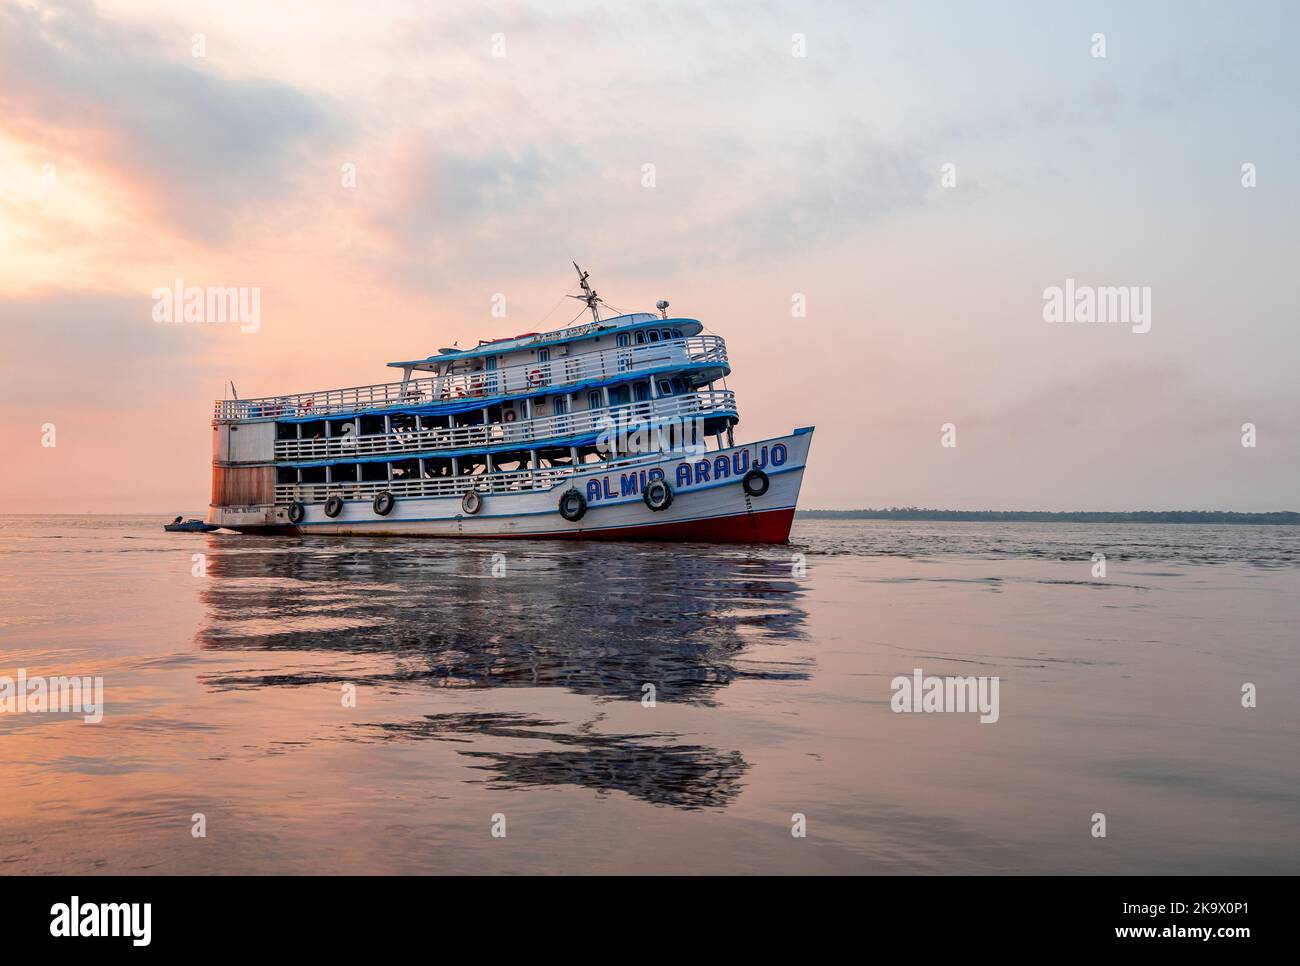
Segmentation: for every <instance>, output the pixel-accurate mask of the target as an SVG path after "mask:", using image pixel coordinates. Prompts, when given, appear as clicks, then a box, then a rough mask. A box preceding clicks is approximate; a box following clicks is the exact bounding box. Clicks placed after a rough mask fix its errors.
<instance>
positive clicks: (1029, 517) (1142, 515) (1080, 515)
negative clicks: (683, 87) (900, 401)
mask: <svg viewBox="0 0 1300 966" xmlns="http://www.w3.org/2000/svg"><path fill="white" fill-rule="evenodd" d="M798 515H799V516H800V517H804V518H806V519H811V520H936V521H938V520H956V521H969V522H972V523H1017V522H1019V523H1253V524H1261V523H1263V524H1288V525H1292V526H1294V525H1300V513H1298V512H1296V511H1294V510H1278V511H1276V512H1273V513H1237V512H1236V511H1233V510H1136V511H1133V512H1129V513H1117V512H1108V511H1103V512H1091V511H1082V510H1075V511H1066V512H1055V511H1047V510H931V509H929V508H927V507H916V506H903V507H898V506H895V507H890V508H889V509H887V510H885V509H881V510H872V509H864V510H800V511H799V512H798Z"/></svg>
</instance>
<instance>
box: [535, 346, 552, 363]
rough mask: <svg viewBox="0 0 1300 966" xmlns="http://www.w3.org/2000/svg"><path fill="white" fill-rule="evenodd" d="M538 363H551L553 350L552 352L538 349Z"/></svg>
mask: <svg viewBox="0 0 1300 966" xmlns="http://www.w3.org/2000/svg"><path fill="white" fill-rule="evenodd" d="M537 361H538V362H550V361H551V350H550V349H538V350H537Z"/></svg>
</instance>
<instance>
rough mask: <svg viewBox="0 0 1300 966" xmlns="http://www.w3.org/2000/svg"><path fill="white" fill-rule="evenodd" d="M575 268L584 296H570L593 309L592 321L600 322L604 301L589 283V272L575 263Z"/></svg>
mask: <svg viewBox="0 0 1300 966" xmlns="http://www.w3.org/2000/svg"><path fill="white" fill-rule="evenodd" d="M573 267H574V268H575V269H577V271H578V284H579V285H581V286H582V294H581V295H570V296H569V298H571V299H578V300H579V301H581V302H586V303H587V308H589V309H591V320H592V321H593V322H599V321H600V303H601V302H602V301H604V300H603V299H602V298H601V297H600V296H599V295H597V294H596V290H595V289H594V288H592V287H591V286H590V285H589V284H588V283H587V279H588V278H589V277H590V276H589V274H588V273H587V272H584V271H583V270H582V269H581V268H578V263H577V262H574V263H573Z"/></svg>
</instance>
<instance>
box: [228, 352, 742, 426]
mask: <svg viewBox="0 0 1300 966" xmlns="http://www.w3.org/2000/svg"><path fill="white" fill-rule="evenodd" d="M452 361H453V365H454V364H455V362H454V360H452ZM709 362H715V363H717V364H718V365H720V366H726V365H727V343H726V342H725V341H723V339H722V337H721V336H716V335H694V336H690V337H688V338H684V339H669V340H668V341H666V342H650V343H647V344H645V345H631V346H617V347H612V348H609V349H602V350H601V351H600V352H584V353H580V354H578V355H572V356H562V357H560V358H558V359H552V360H550V361H549V362H529V363H525V364H523V365H517V366H506V367H504V368H502V369H493V370H486V369H483V370H476V371H473V372H453V373H450V374H448V375H446V376H433V377H430V378H424V379H412V380H410V381H409V382H405V383H403V382H386V383H378V384H376V385H373V386H353V387H351V388H348V389H326V390H322V391H320V392H300V393H292V394H290V395H287V396H263V397H261V398H258V399H227V400H218V401H217V402H216V403H215V405H214V409H213V412H214V414H215V416H216V418H217V419H265V418H276V417H286V416H289V417H301V416H327V415H330V414H332V413H349V412H359V411H363V410H369V409H391V408H393V407H399V406H400V407H407V406H420V405H428V404H429V403H436V402H445V401H450V400H455V399H473V398H479V397H482V398H485V399H486V398H487V397H495V396H511V395H516V394H519V393H526V392H535V391H536V390H538V389H539V388H544V387H548V386H554V387H563V386H566V385H571V384H573V383H577V382H584V381H587V380H595V379H610V378H615V377H618V376H622V375H624V374H626V373H629V372H641V371H646V370H661V369H672V368H673V367H674V366H679V365H681V366H685V365H695V364H699V363H709Z"/></svg>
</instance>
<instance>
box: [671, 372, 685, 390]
mask: <svg viewBox="0 0 1300 966" xmlns="http://www.w3.org/2000/svg"><path fill="white" fill-rule="evenodd" d="M685 391H686V380H685V379H682V378H681V377H680V376H674V377H673V392H675V393H678V394H681V393H684V392H685Z"/></svg>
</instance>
